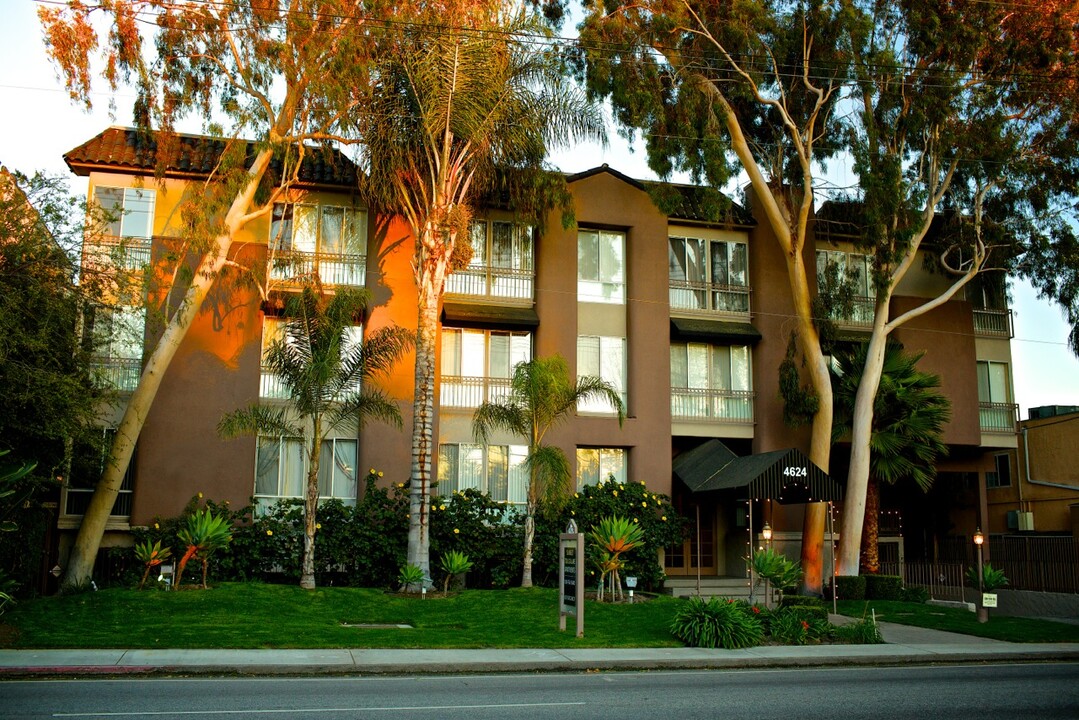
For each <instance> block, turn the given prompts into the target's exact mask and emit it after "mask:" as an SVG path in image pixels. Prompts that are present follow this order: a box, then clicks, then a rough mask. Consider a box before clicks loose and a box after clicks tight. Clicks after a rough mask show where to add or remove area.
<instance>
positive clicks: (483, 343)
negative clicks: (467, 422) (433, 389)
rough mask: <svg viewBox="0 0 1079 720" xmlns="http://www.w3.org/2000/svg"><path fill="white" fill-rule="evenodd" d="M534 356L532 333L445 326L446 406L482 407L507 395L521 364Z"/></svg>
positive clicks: (442, 397)
mask: <svg viewBox="0 0 1079 720" xmlns="http://www.w3.org/2000/svg"><path fill="white" fill-rule="evenodd" d="M531 359H532V333H529V332H509V331H502V330H461V329H458V328H443V329H442V375H441V382H440V388H441V394H440V401H441V404H442V406H443V407H470V408H471V407H479V406H480V403H482V402H484V401H492V402H495V401H498V400H500V399H501V398H503V397H505V396H506V392H507V391H508V389H509V384H510V378H511V377H513V369H514V368H515V367H516V366H517V363H522V362H528V361H529V360H531Z"/></svg>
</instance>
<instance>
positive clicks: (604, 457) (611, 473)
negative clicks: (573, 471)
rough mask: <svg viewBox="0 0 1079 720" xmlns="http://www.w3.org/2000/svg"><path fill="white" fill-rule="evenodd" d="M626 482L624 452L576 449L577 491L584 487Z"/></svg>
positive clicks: (620, 450)
mask: <svg viewBox="0 0 1079 720" xmlns="http://www.w3.org/2000/svg"><path fill="white" fill-rule="evenodd" d="M625 481H626V451H625V450H623V449H622V448H577V489H578V490H580V489H581V488H583V487H584V486H585V485H600V484H602V483H605V482H615V483H624V482H625Z"/></svg>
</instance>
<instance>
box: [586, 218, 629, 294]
mask: <svg viewBox="0 0 1079 720" xmlns="http://www.w3.org/2000/svg"><path fill="white" fill-rule="evenodd" d="M625 257H626V236H625V235H624V234H623V233H619V232H609V231H606V230H581V231H579V232H578V233H577V299H578V300H579V301H580V302H594V303H614V304H616V305H621V304H623V303H625V302H626V270H625Z"/></svg>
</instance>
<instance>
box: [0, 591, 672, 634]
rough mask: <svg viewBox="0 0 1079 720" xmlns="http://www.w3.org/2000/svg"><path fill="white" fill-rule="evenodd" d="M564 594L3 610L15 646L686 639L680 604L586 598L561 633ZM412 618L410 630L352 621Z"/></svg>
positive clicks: (342, 596) (115, 597)
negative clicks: (677, 615)
mask: <svg viewBox="0 0 1079 720" xmlns="http://www.w3.org/2000/svg"><path fill="white" fill-rule="evenodd" d="M557 598H558V595H557V592H556V591H555V590H553V589H548V588H530V589H521V588H517V589H512V590H466V591H463V592H461V593H458V594H456V595H455V594H452V593H451V595H450V596H449V597H447V598H442V597H441V596H440V594H435V595H433V596H430V597H428V598H427V599H420V598H412V597H399V596H396V595H391V594H386V593H384V592H382V591H379V590H369V589H363V588H334V587H327V588H319V589H317V590H314V591H307V590H302V589H300V588H299V587H295V586H291V585H266V584H260V583H222V584H220V585H217V586H215V587H212V588H211V589H209V590H195V589H191V590H182V591H179V592H162V591H157V590H155V591H143V592H137V591H135V590H130V589H110V590H102V591H99V592H86V593H81V594H77V595H67V596H61V597H47V598H39V599H35V600H26V601H23V602H20V603H19V604H18V605H16V606H14V607H13V608H11V609H10V611H9V612H7V613H5V615H4V616H3V617H2V618H0V624H6V625H8V626H12V627H13V628H14V631H11V628H3V629H4V630H5V632H3V633H0V644H2V646H4V647H17V648H64V647H79V648H157V647H160V648H342V647H349V648H560V647H678V646H680V645H681V643H679V642H678V641H677V640H675V638H674V637H672V636H671V634H670V632H669V630H668V627H669V626H670V623H671V619H672V618H673V616H674V611H675V608H676V607H678V604H679V603H680V602H681V601H679V600H675V599H673V598H669V597H659V598H655V599H652V600H650V601H649V602H643V603H641V602H639V603H635V604H633V605H625V604H622V605H611V604H606V603H595V602H588V603H586V609H585V633H584V634H585V636H584V638H582V639H577V638H576V637H574V633H573V628H574V627H575V625H574V622H575V621H574V619H573V618H572V617H570V618H568V623H567V625H568V626H569V628H570V630H568V631H567V632H559V630H558V610H557V607H558V606H557V602H558V600H557ZM361 623H373V624H379V623H382V624H390V623H392V624H408V625H411V626H412V629H371V628H357V627H347V625H357V624H361Z"/></svg>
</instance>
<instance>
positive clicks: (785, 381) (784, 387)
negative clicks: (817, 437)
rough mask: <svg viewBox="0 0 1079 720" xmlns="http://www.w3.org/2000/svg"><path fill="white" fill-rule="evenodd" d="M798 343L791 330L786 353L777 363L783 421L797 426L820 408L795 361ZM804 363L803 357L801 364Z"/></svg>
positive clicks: (814, 393) (808, 420)
mask: <svg viewBox="0 0 1079 720" xmlns="http://www.w3.org/2000/svg"><path fill="white" fill-rule="evenodd" d="M799 357H800V356H799V355H798V343H797V342H796V338H795V334H794V333H793V332H792V333H791V335H790V338H788V340H787V353H786V355H785V356H784V357H783V362H782V363H780V365H779V395H780V397H782V398H783V422H785V423H786V424H787V425H788V426H789V427H798V426H799V425H804V424H806V423H808V422H811V421H812V420H813V417H814V416H815V415H816V414H817V410H818V409H819V408H820V398H819V397H818V396H817V393H816V392H815V391H814V390H813V387H812V385H810V384H809V383H804V382H802V375H801V372H800V371H799V367H800V364H799V363H798V362H797V359H798V358H799ZM804 364H805V360H804V358H803V359H802V363H801V365H804Z"/></svg>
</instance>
